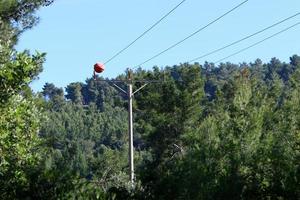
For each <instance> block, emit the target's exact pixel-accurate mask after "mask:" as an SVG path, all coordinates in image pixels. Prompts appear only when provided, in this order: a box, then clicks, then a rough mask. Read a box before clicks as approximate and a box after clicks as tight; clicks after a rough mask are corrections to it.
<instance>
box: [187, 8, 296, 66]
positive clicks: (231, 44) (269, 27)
mask: <svg viewBox="0 0 300 200" xmlns="http://www.w3.org/2000/svg"><path fill="white" fill-rule="evenodd" d="M298 15H300V12H298V13H296V14H294V15H292V16H290V17H287V18H285V19H283V20H281V21H279V22H277V23H275V24H272V25H271V26H268V27H266V28H264V29H262V30H260V31H257V32H255V33H253V34H251V35H248V36H246V37H244V38H242V39H239V40H237V41H235V42H232V43H230V44H228V45H226V46H224V47H221V48H219V49H216V50H213V51H211V52H209V53H206V54H203V55H201V56H199V57H197V58H194V59H192V60H190V61H188V62H189V63H190V62H194V61H196V60H199V59H201V58H204V57H207V56H209V55H212V54H214V53H217V52H219V51H222V50H224V49H226V48H228V47H231V46H233V45H235V44H238V43H240V42H242V41H244V40H247V39H249V38H251V37H253V36H255V35H258V34H260V33H262V32H264V31H266V30H268V29H271V28H273V27H275V26H277V25H279V24H282V23H283V22H285V21H288V20H290V19H292V18H294V17H296V16H298Z"/></svg>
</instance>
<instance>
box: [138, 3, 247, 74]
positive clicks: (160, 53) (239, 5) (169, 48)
mask: <svg viewBox="0 0 300 200" xmlns="http://www.w3.org/2000/svg"><path fill="white" fill-rule="evenodd" d="M248 1H249V0H246V1H243V2H242V3H240V4H238V5H237V6H235V7H234V8H232V9H230V10H229V11H227V12H226V13H224V14H223V15H221V16H220V17H218V18H216V19H215V20H213V21H211V22H210V23H208V24H207V25H205V26H203V27H201V28H199V29H198V30H197V31H195V32H193V33H192V34H190V35H188V36H187V37H185V38H184V39H182V40H180V41H178V42H176V43H175V44H173V45H171V46H170V47H168V48H167V49H165V50H163V51H161V52H159V53H158V54H155V55H154V56H152V57H151V58H149V59H147V60H145V61H144V62H142V63H140V64H139V65H136V66H135V67H133V68H132V69H135V68H137V67H140V66H141V65H143V64H146V63H147V62H149V61H151V60H153V59H155V58H157V57H158V56H160V55H162V54H164V53H166V52H167V51H169V50H171V49H173V48H174V47H176V46H178V45H179V44H181V43H183V42H185V41H186V40H188V39H190V38H191V37H193V36H194V35H196V34H198V33H199V32H201V31H203V30H204V29H206V28H207V27H209V26H210V25H212V24H214V23H215V22H217V21H219V20H220V19H222V18H223V17H225V16H226V15H228V14H229V13H231V12H233V11H234V10H236V9H237V8H239V7H241V6H242V5H243V4H245V3H246V2H248Z"/></svg>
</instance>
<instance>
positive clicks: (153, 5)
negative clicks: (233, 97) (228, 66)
mask: <svg viewBox="0 0 300 200" xmlns="http://www.w3.org/2000/svg"><path fill="white" fill-rule="evenodd" d="M180 1H181V0H151V1H149V0H126V1H124V0H109V1H103V0H57V1H56V2H55V3H54V4H53V5H51V6H49V7H46V8H43V9H41V10H40V11H39V12H38V13H37V15H38V16H40V18H41V21H40V23H39V24H38V25H37V26H36V27H35V28H33V29H32V30H29V31H27V32H25V33H24V34H23V35H22V36H21V38H20V41H19V44H18V46H17V49H18V50H24V49H29V50H31V52H34V51H35V50H37V51H40V52H46V53H47V61H46V63H45V64H44V71H43V72H42V73H41V74H40V79H39V80H37V81H35V82H34V83H33V84H32V88H33V89H34V91H39V90H41V88H42V87H43V85H44V84H45V83H46V82H50V83H54V84H55V85H56V86H58V87H65V86H66V85H67V84H69V83H71V82H77V81H81V82H84V81H85V80H86V78H88V77H91V76H92V70H93V64H94V63H95V62H97V61H100V62H104V61H106V60H107V59H109V58H110V57H111V56H112V55H113V54H115V53H116V52H117V51H118V50H120V49H121V48H123V47H124V46H125V45H127V44H128V43H129V42H131V41H132V40H133V39H135V38H136V37H137V36H139V35H140V34H141V33H142V32H143V31H144V30H146V28H148V27H149V26H150V25H152V24H153V23H154V22H155V21H157V20H158V19H159V18H160V17H161V16H162V15H164V14H165V13H167V12H168V11H169V10H170V9H172V8H173V7H174V6H175V5H177V4H178V3H179V2H180ZM242 1H243V0H210V1H200V0H187V1H186V2H185V3H184V4H183V5H182V6H181V7H180V8H178V9H177V10H176V11H175V12H174V13H173V14H171V15H170V16H169V17H168V18H167V19H166V20H164V21H163V22H162V23H161V24H159V25H158V26H157V27H156V28H154V29H153V30H152V31H151V32H150V33H149V34H147V35H146V36H145V37H144V38H142V39H141V40H139V41H138V42H137V43H136V44H135V45H134V46H132V47H131V48H130V49H129V50H127V51H125V52H124V53H123V54H121V55H120V56H119V57H117V58H116V59H115V60H113V61H112V62H110V63H109V64H108V65H107V66H106V70H105V72H104V73H103V76H104V77H115V76H116V75H118V74H120V73H123V72H124V71H125V69H126V68H127V67H132V66H135V65H137V64H139V63H141V62H142V61H144V60H145V59H147V58H149V57H151V56H153V55H154V54H156V53H158V52H159V51H161V50H163V49H165V48H167V47H169V46H170V45H172V44H173V43H175V42H177V41H179V40H180V39H182V38H184V37H185V36H187V35H188V34H190V33H192V32H194V31H195V30H197V29H198V28H200V27H202V26H204V25H206V24H207V23H208V22H210V21H212V20H213V19H215V18H216V17H218V16H220V15H221V14H223V13H224V12H226V11H228V10H229V9H231V8H232V7H234V6H235V5H237V4H239V3H240V2H242ZM299 11H300V1H299V0H250V1H249V2H248V3H246V4H244V5H243V6H242V7H240V8H239V9H238V10H236V11H234V12H233V13H231V14H230V15H228V16H226V17H225V18H223V19H222V20H221V21H219V22H217V23H215V24H213V25H212V26H210V27H209V28H207V29H205V30H204V31H202V32H200V33H199V34H197V35H196V36H194V37H193V38H191V39H190V40H188V41H186V42H185V43H183V44H181V45H179V46H178V47H176V48H175V49H172V50H171V51H169V52H167V53H165V54H164V55H162V56H160V57H158V58H156V59H154V60H153V61H151V62H149V63H147V64H146V65H144V66H143V68H145V69H150V68H152V66H154V65H157V66H166V65H175V64H179V63H182V62H186V61H188V60H190V59H193V58H195V57H197V56H200V55H202V54H205V53H207V52H209V51H211V50H214V49H216V48H220V47H222V46H224V45H226V44H228V43H230V42H233V41H235V40H237V39H240V38H242V37H244V36H246V35H248V34H250V33H253V32H255V31H258V30H260V29H262V28H264V27H266V26H269V25H271V24H273V23H275V22H277V21H280V20H281V19H283V18H286V17H288V16H290V15H292V14H295V13H297V12H299ZM299 21H300V16H297V17H296V18H294V19H292V20H290V21H288V22H286V23H284V24H282V25H280V26H278V27H276V28H274V29H271V30H269V31H266V32H265V33H263V34H261V35H258V36H256V37H254V38H252V39H250V40H247V41H245V42H242V43H241V44H239V45H236V46H233V47H231V48H229V49H227V50H224V51H222V52H219V53H217V54H214V55H211V56H208V57H206V58H203V59H201V60H199V62H200V63H201V64H202V63H204V61H206V60H207V61H209V62H213V61H216V60H219V59H220V58H223V57H225V56H227V55H229V54H231V53H233V52H235V51H237V50H239V49H242V48H244V47H246V46H248V45H251V44H253V43H255V42H257V41H259V40H261V39H263V38H265V37H267V36H269V35H271V34H273V33H275V32H277V31H280V30H281V29H284V28H286V27H288V26H290V25H292V24H294V23H297V22H299ZM299 33H300V26H297V27H295V28H293V29H291V30H289V31H288V32H285V33H283V34H282V35H279V36H277V37H275V38H273V39H271V40H268V41H266V42H264V43H262V44H260V45H258V46H256V47H254V48H252V49H249V50H248V51H246V52H243V53H241V54H239V55H236V56H234V57H231V58H229V59H228V60H227V61H230V62H234V63H240V62H244V61H246V62H252V61H254V60H255V59H256V58H261V59H262V60H263V61H264V62H268V61H269V60H270V59H271V58H272V57H277V58H279V59H280V60H282V61H286V62H288V61H289V57H290V56H292V55H293V54H298V55H300V37H299V35H300V34H299Z"/></svg>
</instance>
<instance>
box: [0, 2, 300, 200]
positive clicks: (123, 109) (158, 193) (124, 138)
mask: <svg viewBox="0 0 300 200" xmlns="http://www.w3.org/2000/svg"><path fill="white" fill-rule="evenodd" d="M8 2H11V3H8ZM51 3H52V1H48V0H30V1H28V0H23V1H0V31H1V34H0V101H1V104H0V113H1V115H0V199H122V200H123V199H203V200H207V199H208V200H209V199H212V200H215V199H245V200H252V199H288V200H289V199H300V56H297V55H291V57H290V58H289V59H290V61H289V62H281V61H280V60H278V59H276V58H272V59H271V60H270V61H269V62H268V63H263V62H262V61H261V60H260V59H257V60H255V61H254V62H251V63H240V64H233V63H229V62H228V63H220V64H218V65H215V64H214V63H204V64H203V65H201V64H199V63H194V64H188V63H182V64H178V65H174V66H166V67H164V68H159V67H153V68H152V69H151V70H143V69H141V68H140V69H137V70H135V71H134V72H133V78H134V80H160V82H156V83H151V84H149V85H147V86H146V87H145V88H144V89H143V90H141V91H140V92H139V93H137V94H136V95H135V98H134V106H133V110H134V147H135V168H136V184H135V185H134V187H132V186H131V184H130V182H129V178H128V171H129V169H128V168H129V166H128V131H127V129H128V125H127V117H128V116H127V115H128V114H127V106H128V105H127V99H126V98H127V97H126V95H123V94H122V93H120V92H119V91H118V90H117V89H116V88H115V87H114V86H113V85H112V84H110V83H109V82H104V81H97V80H104V78H103V77H97V80H95V79H94V78H92V77H91V78H87V79H86V81H85V82H84V83H82V82H75V83H70V84H69V85H68V86H67V87H66V88H59V87H56V86H55V85H54V84H52V83H47V84H45V85H44V87H43V90H42V91H41V92H39V93H33V92H32V91H31V89H30V87H29V84H30V83H31V82H32V81H34V80H35V79H36V78H37V77H38V75H39V73H40V72H41V71H42V66H43V62H44V61H45V58H46V54H44V53H36V54H31V53H30V52H28V51H24V52H17V51H16V50H15V48H14V47H15V45H16V43H17V40H18V37H19V35H20V34H21V33H22V32H24V31H26V30H27V29H30V28H31V27H33V26H34V25H35V24H36V23H37V22H38V18H37V17H36V16H35V15H34V13H35V11H36V10H37V9H39V8H40V7H42V6H47V5H49V4H51ZM258 56H259V55H258ZM115 79H121V80H125V79H126V74H125V73H124V74H121V75H119V76H118V77H115ZM119 86H120V87H122V88H124V89H126V84H124V83H120V84H119ZM140 86H141V83H140V82H135V83H134V89H136V88H139V87H140Z"/></svg>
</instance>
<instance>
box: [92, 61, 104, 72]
mask: <svg viewBox="0 0 300 200" xmlns="http://www.w3.org/2000/svg"><path fill="white" fill-rule="evenodd" d="M94 70H95V72H97V73H102V72H103V71H104V64H102V63H96V64H95V65H94Z"/></svg>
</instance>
